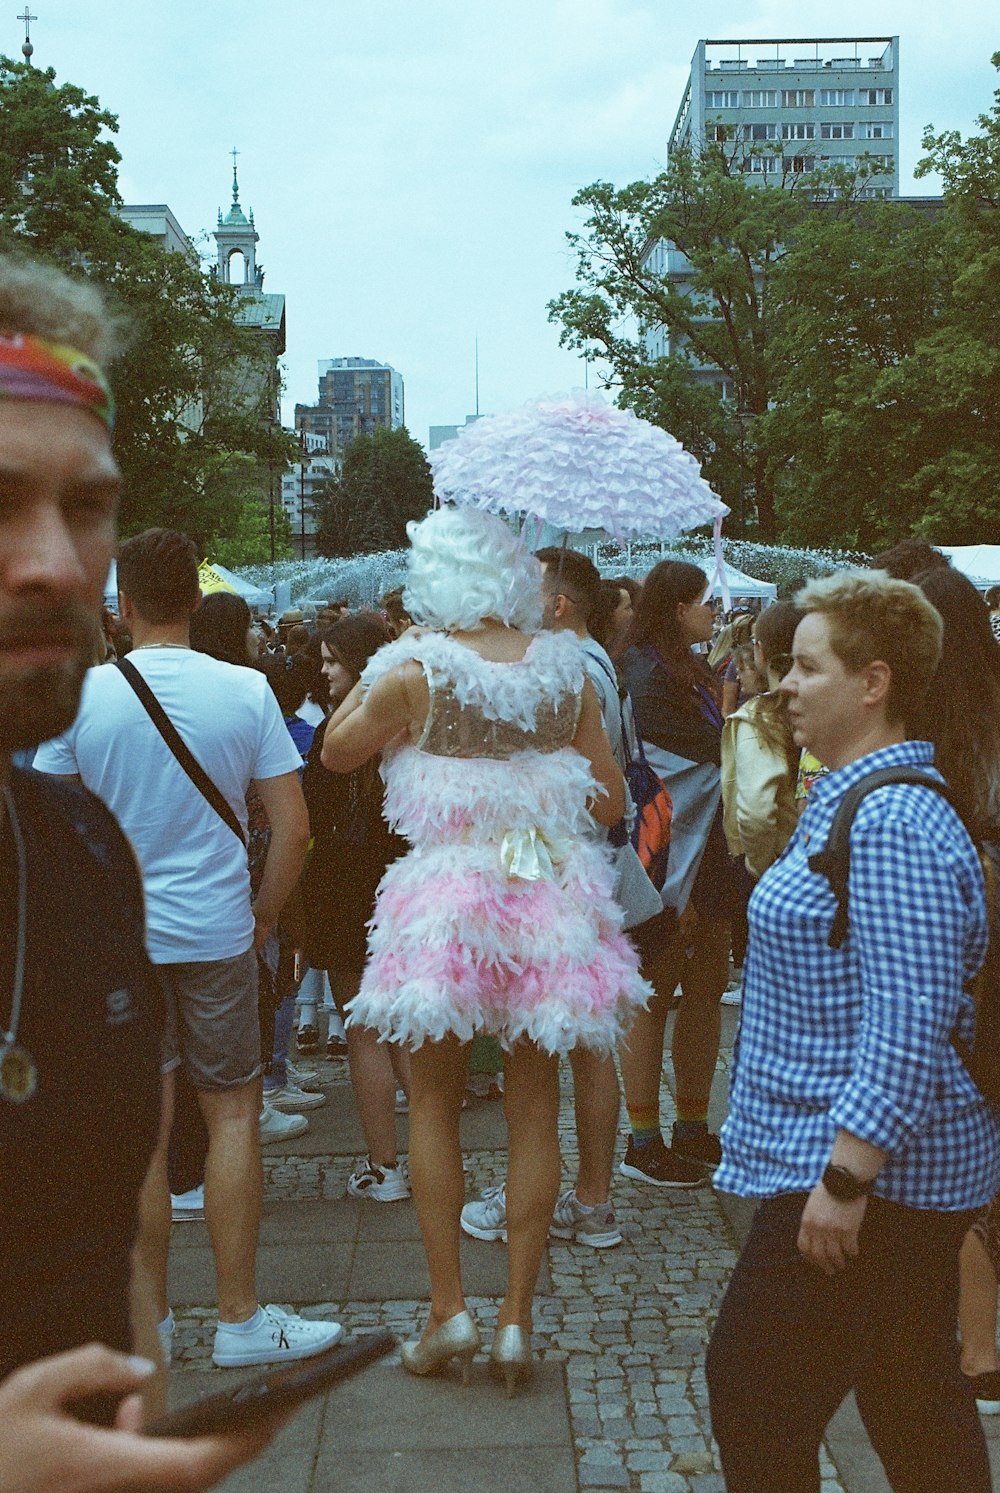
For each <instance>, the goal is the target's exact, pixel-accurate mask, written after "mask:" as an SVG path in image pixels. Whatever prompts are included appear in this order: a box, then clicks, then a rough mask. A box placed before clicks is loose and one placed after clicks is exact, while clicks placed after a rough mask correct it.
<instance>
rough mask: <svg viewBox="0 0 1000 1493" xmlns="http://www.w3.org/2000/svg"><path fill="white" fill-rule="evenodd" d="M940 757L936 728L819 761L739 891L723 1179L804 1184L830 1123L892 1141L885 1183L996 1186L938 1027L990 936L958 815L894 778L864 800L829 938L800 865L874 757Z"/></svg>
mask: <svg viewBox="0 0 1000 1493" xmlns="http://www.w3.org/2000/svg"><path fill="white" fill-rule="evenodd" d="M933 760H934V749H933V747H932V746H931V744H930V743H929V742H926V741H907V742H903V743H901V744H900V745H897V746H890V747H884V748H882V749H881V750H880V751H877V752H871V753H869V754H868V755H867V756H865V757H862V758H859V759H858V760H857V761H856V762H850V763H848V764H847V766H845V767H841V768H839V769H838V770H837V771H836V772H832V773H830V775H829V776H828V777H825V778H820V779H819V780H818V781H817V782H816V783H815V785H814V786H813V789H812V792H811V794H810V797H809V803H808V807H807V808H806V811H805V813H804V814H803V816H802V819H801V820H800V821H799V826H798V828H797V830H796V832H795V835H794V836H793V838H792V840H791V842H790V843H789V845H788V847H787V848H786V850H785V851H784V853H783V854H782V856H781V857H780V858H779V859H778V860H777V861H776V862H775V864H774V865H773V866H772V867H771V868H770V870H768V871H767V872H766V873H765V875H764V876H763V877H762V878H761V880H760V882H759V883H758V885H757V888H756V890H755V891H754V893H753V896H752V897H751V899H750V909H749V920H750V941H749V946H748V949H747V955H746V963H745V967H744V978H743V1011H742V1016H741V1021H740V1033H739V1042H738V1050H737V1054H736V1058H735V1063H734V1073H733V1077H732V1086H731V1093H730V1107H729V1118H728V1119H727V1120H726V1123H725V1125H724V1126H723V1129H722V1144H723V1159H722V1164H721V1166H720V1167H719V1169H718V1171H717V1172H716V1174H715V1185H716V1187H717V1188H719V1190H720V1191H722V1192H732V1193H737V1194H739V1195H742V1196H745V1197H771V1196H774V1195H776V1194H779V1193H789V1192H809V1191H811V1190H812V1188H813V1187H814V1186H815V1185H816V1183H817V1182H818V1181H819V1179H820V1177H821V1175H822V1173H823V1169H824V1167H825V1166H826V1164H827V1162H828V1161H829V1159H830V1152H831V1150H832V1147H833V1142H834V1139H835V1137H836V1134H837V1131H838V1130H847V1131H850V1132H851V1134H852V1135H857V1136H860V1137H861V1138H862V1139H863V1140H866V1141H870V1142H871V1144H872V1145H875V1146H878V1147H880V1148H881V1149H882V1150H884V1151H885V1152H887V1153H888V1155H887V1160H886V1163H885V1165H884V1166H883V1168H882V1171H881V1172H880V1173H879V1177H878V1181H877V1183H876V1185H875V1194H876V1195H877V1196H878V1197H883V1198H887V1199H889V1200H890V1201H892V1202H896V1203H903V1204H905V1205H906V1206H908V1207H911V1208H924V1209H935V1210H938V1211H941V1212H951V1211H954V1210H956V1209H962V1208H974V1207H979V1206H981V1205H984V1204H985V1203H987V1202H989V1200H990V1199H991V1198H992V1197H993V1195H994V1194H995V1193H996V1192H997V1190H998V1188H1000V1124H998V1121H997V1118H996V1116H995V1115H994V1113H993V1111H992V1110H991V1109H990V1108H989V1106H988V1105H987V1104H986V1103H985V1101H984V1100H983V1099H982V1098H981V1097H980V1095H979V1093H978V1091H977V1089H976V1087H975V1085H974V1084H973V1082H972V1080H971V1079H970V1078H969V1076H968V1074H967V1072H966V1071H965V1068H964V1067H963V1065H962V1062H961V1060H960V1058H959V1057H958V1054H957V1053H956V1052H955V1051H954V1049H953V1048H952V1046H951V1044H950V1042H949V1036H950V1034H951V1032H952V1031H953V1030H954V1029H955V1028H956V1024H957V1029H958V1032H959V1035H960V1036H962V1037H964V1038H968V1037H969V1036H970V1034H971V1031H972V1027H973V1023H974V1014H973V1007H972V1001H971V998H970V997H969V995H968V994H967V993H966V991H965V989H964V985H965V982H966V981H967V980H968V979H970V978H971V976H972V975H974V974H975V972H976V971H977V970H978V969H979V967H980V965H981V964H982V961H983V956H984V954H985V950H986V944H987V920H986V903H985V894H984V888H983V878H982V872H981V870H980V867H979V860H978V857H977V855H976V851H975V849H974V847H973V845H972V842H971V840H970V839H969V837H968V835H967V834H966V832H965V830H964V828H963V827H962V824H961V822H960V821H959V819H958V817H957V815H956V814H955V812H954V810H953V809H952V808H951V806H950V805H949V804H948V803H947V802H946V800H945V799H943V798H941V797H940V796H939V795H938V794H935V793H932V792H931V791H929V790H928V789H926V788H919V787H912V786H903V785H901V784H892V785H890V786H888V787H885V788H881V789H879V790H878V791H877V792H875V793H872V794H870V795H869V796H868V797H867V798H865V799H864V800H863V801H862V803H861V805H860V806H859V808H858V811H857V815H856V817H855V820H854V824H853V826H852V829H851V860H850V883H849V899H850V929H849V932H848V936H847V938H846V939H845V941H844V943H843V945H842V946H841V947H840V948H839V949H831V948H829V947H828V945H827V936H828V934H829V931H830V926H831V924H832V922H833V917H834V912H835V909H836V901H835V898H834V895H833V892H832V891H831V889H830V884H829V882H828V881H827V879H826V877H825V876H823V875H821V874H820V873H818V872H814V871H810V869H809V866H808V857H809V856H810V855H811V854H815V853H816V852H817V851H819V850H822V849H823V848H824V847H825V845H826V841H827V837H828V835H829V832H830V826H831V824H832V823H833V816H834V812H835V810H836V808H837V805H838V804H839V803H840V800H841V798H842V797H843V795H844V793H845V792H846V791H847V789H848V788H849V787H850V786H851V785H852V784H853V783H856V782H857V781H858V779H859V778H862V777H864V776H865V774H866V773H869V772H873V771H875V769H876V768H879V767H898V766H914V767H920V768H922V769H925V770H927V769H930V771H932V772H934V771H935V770H934V768H933ZM935 775H937V774H936V773H935Z"/></svg>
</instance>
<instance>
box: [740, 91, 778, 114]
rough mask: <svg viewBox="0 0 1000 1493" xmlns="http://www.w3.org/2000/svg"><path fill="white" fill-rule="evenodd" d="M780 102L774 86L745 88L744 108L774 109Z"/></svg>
mask: <svg viewBox="0 0 1000 1493" xmlns="http://www.w3.org/2000/svg"><path fill="white" fill-rule="evenodd" d="M777 102H778V94H777V91H776V90H775V89H774V88H744V90H743V107H744V109H773V108H774V107H775V105H776V104H777Z"/></svg>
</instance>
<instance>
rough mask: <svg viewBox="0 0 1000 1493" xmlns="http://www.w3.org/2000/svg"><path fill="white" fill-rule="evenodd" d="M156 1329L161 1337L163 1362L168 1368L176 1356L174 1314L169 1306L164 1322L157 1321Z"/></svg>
mask: <svg viewBox="0 0 1000 1493" xmlns="http://www.w3.org/2000/svg"><path fill="white" fill-rule="evenodd" d="M156 1331H157V1334H158V1335H159V1339H160V1352H161V1353H162V1354H163V1362H164V1363H165V1364H166V1366H167V1368H168V1369H169V1367H170V1362H171V1359H172V1358H173V1356H174V1314H173V1312H172V1311H171V1310H170V1308H169V1306H168V1307H167V1315H166V1316H165V1317H164V1319H163V1321H162V1322H157V1324H156Z"/></svg>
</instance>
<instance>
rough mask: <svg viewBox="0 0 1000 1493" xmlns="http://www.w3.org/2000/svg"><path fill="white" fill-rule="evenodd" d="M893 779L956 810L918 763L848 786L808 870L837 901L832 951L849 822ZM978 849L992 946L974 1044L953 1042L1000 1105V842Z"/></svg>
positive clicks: (840, 937) (837, 940)
mask: <svg viewBox="0 0 1000 1493" xmlns="http://www.w3.org/2000/svg"><path fill="white" fill-rule="evenodd" d="M890 783H909V784H913V785H915V786H916V787H920V788H930V789H931V790H932V791H933V792H934V793H937V794H940V796H941V797H942V798H945V799H947V800H948V802H949V803H950V804H951V806H952V808H955V802H954V798H953V796H952V794H951V791H950V790H949V788H948V786H947V785H946V784H945V783H942V782H939V781H938V780H937V779H936V778H932V777H929V776H928V775H927V774H926V773H923V772H921V771H920V769H919V768H916V767H880V768H878V769H876V771H875V772H870V773H868V775H867V776H866V777H863V778H861V779H859V781H858V782H857V783H855V784H854V785H853V787H851V788H848V790H847V792H846V793H845V794H844V797H843V798H842V799H841V801H840V803H839V805H838V806H837V811H836V813H835V814H834V816H833V823H832V825H831V826H830V834H829V838H828V839H827V842H826V848H825V849H824V850H820V851H817V852H816V854H815V855H811V856H810V857H809V869H810V871H817V872H819V874H820V875H821V876H825V877H826V879H827V881H828V882H829V883H830V889H831V891H832V892H833V895H834V896H835V897H836V899H837V911H836V913H835V914H834V919H833V923H832V924H831V926H830V933H829V936H828V938H827V943H828V945H829V947H830V948H831V949H839V948H840V946H841V944H842V943H843V942H844V939H845V938H846V937H847V930H848V926H849V922H850V908H849V906H848V890H847V882H848V876H849V873H850V867H851V825H852V824H853V822H854V816H855V814H856V813H857V810H858V805H859V804H860V803H861V800H862V799H863V798H867V797H868V794H869V793H874V792H875V791H876V790H877V789H879V788H884V787H886V786H887V785H888V784H890ZM956 812H957V810H956ZM976 849H977V850H978V852H979V861H980V864H981V866H982V869H983V878H984V880H985V882H986V908H987V916H988V919H989V947H988V949H987V951H986V959H985V961H984V963H983V967H982V969H981V970H980V971H979V973H978V975H976V977H975V979H973V980H972V981H970V983H969V986H968V989H969V993H970V995H971V996H972V999H973V1002H974V1004H975V1008H976V1030H975V1040H974V1043H973V1045H972V1046H971V1047H969V1046H968V1045H967V1044H966V1043H964V1042H960V1041H959V1039H958V1037H957V1036H956V1035H955V1034H954V1033H953V1034H952V1037H951V1044H952V1046H953V1047H954V1049H955V1051H956V1052H957V1053H958V1055H959V1057H960V1058H961V1059H962V1062H963V1063H964V1064H965V1066H966V1068H967V1069H968V1071H969V1074H970V1076H971V1077H972V1079H973V1081H974V1082H975V1084H976V1087H977V1088H978V1089H979V1091H980V1093H981V1094H982V1095H983V1097H984V1098H985V1099H988V1100H989V1102H990V1103H991V1104H993V1105H996V1106H998V1107H1000V896H998V889H1000V844H997V843H996V842H995V841H993V840H983V841H981V842H979V844H977V846H976Z"/></svg>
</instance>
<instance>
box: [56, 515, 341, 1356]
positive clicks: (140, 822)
mask: <svg viewBox="0 0 1000 1493" xmlns="http://www.w3.org/2000/svg"><path fill="white" fill-rule="evenodd" d="M118 585H119V606H120V610H121V616H122V620H123V621H124V622H125V624H126V625H127V626H128V628H129V631H130V632H131V634H132V638H133V641H134V647H133V650H132V653H131V654H130V655H129V662H130V663H131V664H132V665H133V666H134V668H135V669H136V670H137V671H138V672H139V674H140V675H141V676H142V679H143V680H145V682H146V684H147V685H148V686H149V688H150V689H151V691H152V693H153V695H154V696H155V697H156V699H157V700H158V701H159V703H160V705H161V706H162V708H163V710H164V711H165V712H166V715H167V717H168V718H169V721H170V722H171V724H172V725H173V726H174V728H175V729H176V731H177V732H178V734H179V735H180V737H181V740H182V741H183V743H184V745H185V746H186V747H187V748H188V750H189V752H190V753H191V755H192V756H193V758H194V759H195V761H196V762H197V763H198V765H199V766H200V767H201V768H202V769H203V770H204V772H205V773H206V774H207V776H208V778H209V779H211V781H212V783H214V785H215V787H216V789H217V790H218V791H219V793H221V795H222V798H223V799H224V800H225V802H226V804H228V806H229V809H230V811H231V816H232V818H234V819H235V821H237V823H238V825H239V828H240V830H241V831H242V833H241V834H239V835H238V834H237V833H236V826H235V825H234V824H231V823H227V822H226V820H225V819H224V818H223V817H222V814H221V813H220V812H219V811H218V810H217V809H216V808H215V807H213V805H212V804H211V803H210V802H209V800H208V798H206V797H205V795H204V793H203V792H202V791H201V789H200V788H199V787H198V786H197V785H196V783H195V782H194V781H193V780H192V778H191V777H190V776H189V775H188V772H187V771H185V769H184V767H183V766H182V765H181V763H180V761H179V760H178V759H177V757H176V756H175V755H174V753H173V752H172V750H171V748H170V747H169V746H168V744H167V742H166V741H165V740H164V738H163V736H162V735H161V734H160V731H159V730H158V729H157V726H156V725H155V724H154V721H153V719H152V718H151V716H150V714H149V713H148V711H147V709H146V707H145V706H144V704H143V703H142V701H141V699H140V698H139V695H138V694H137V693H136V691H135V690H134V689H133V687H132V685H131V684H130V683H129V681H128V679H127V678H126V677H125V676H124V675H123V674H122V672H121V671H120V670H119V669H117V668H115V667H113V666H104V667H101V668H93V669H90V670H89V671H88V673H87V676H86V679H85V681H84V686H83V696H82V700H81V704H80V710H79V713H78V715H77V718H76V720H75V722H74V723H73V725H72V726H71V727H70V729H69V730H68V731H67V732H66V733H65V734H64V735H63V736H61V737H59V738H57V739H56V740H55V741H51V742H48V743H46V744H45V745H44V746H43V747H41V748H40V750H39V753H38V756H37V758H36V760H35V766H36V767H37V768H38V769H40V770H41V771H43V772H49V773H53V774H58V775H62V776H66V777H76V778H79V779H81V780H82V781H83V783H84V784H85V785H86V786H87V787H88V788H90V789H91V791H92V792H94V793H96V794H97V796H98V797H99V798H101V799H103V801H104V802H105V803H106V804H107V806H108V807H109V808H110V810H111V811H112V813H113V814H114V815H115V816H116V818H117V819H118V821H119V823H120V824H121V826H122V828H123V829H124V830H125V833H126V834H127V835H128V837H129V839H130V840H131V842H132V845H133V846H134V848H135V852H136V855H137V857H138V860H139V864H140V867H141V869H142V873H143V883H144V888H145V894H146V925H147V926H146V934H147V946H148V950H149V955H150V958H151V959H152V961H153V964H154V967H155V969H156V972H157V975H158V977H159V983H160V986H161V990H162V993H163V998H164V1004H165V1011H166V1022H165V1027H166V1037H165V1050H164V1054H163V1060H164V1075H165V1078H164V1094H165V1111H166V1121H165V1124H164V1127H163V1132H164V1133H163V1134H161V1137H160V1143H159V1146H158V1149H157V1155H156V1157H155V1158H154V1161H153V1164H152V1166H151V1169H150V1174H149V1178H148V1180H147V1184H146V1188H145V1192H144V1195H143V1206H142V1218H141V1228H140V1241H139V1247H140V1254H141V1256H142V1258H143V1261H144V1263H145V1264H146V1266H147V1269H148V1270H149V1273H150V1276H151V1278H152V1282H153V1289H154V1292H155V1293H156V1296H157V1306H158V1309H159V1311H160V1313H161V1316H162V1321H161V1325H160V1331H161V1338H162V1339H163V1341H164V1346H165V1348H166V1349H167V1352H168V1354H169V1344H170V1334H171V1332H172V1330H173V1317H172V1313H171V1312H170V1310H169V1308H168V1306H167V1296H166V1277H167V1255H168V1250H169V1241H170V1222H171V1210H170V1194H169V1187H168V1181H167V1146H168V1141H169V1131H170V1118H171V1116H172V1101H173V1074H174V1072H175V1071H176V1069H177V1068H178V1067H180V1065H181V1064H182V1063H183V1064H184V1066H185V1068H186V1071H187V1074H188V1076H189V1078H190V1080H191V1082H192V1084H193V1086H194V1088H195V1090H196V1092H197V1095H198V1100H199V1104H200V1107H201V1111H202V1114H203V1116H204V1118H205V1123H206V1127H207V1130H208V1157H207V1160H206V1166H205V1219H206V1223H207V1225H208V1231H209V1237H210V1239H211V1243H212V1250H213V1253H214V1256H215V1266H216V1276H217V1281H218V1298H219V1326H218V1329H217V1331H216V1336H215V1346H214V1351H213V1360H214V1362H215V1363H216V1364H218V1365H220V1366H222V1367H239V1366H243V1365H246V1364H258V1363H272V1362H281V1361H284V1360H288V1359H296V1358H305V1357H309V1356H311V1355H312V1354H314V1353H318V1352H321V1351H322V1350H323V1349H325V1348H327V1347H330V1346H332V1344H333V1343H335V1342H336V1341H337V1339H338V1338H339V1337H340V1335H341V1329H340V1327H339V1325H338V1324H337V1323H331V1322H306V1321H304V1320H303V1319H302V1318H300V1317H295V1316H289V1315H287V1314H285V1313H283V1312H279V1311H276V1310H275V1309H273V1308H270V1307H261V1306H259V1304H258V1300H257V1286H256V1274H255V1260H256V1251H257V1236H258V1232H259V1227H260V1213H261V1194H262V1176H261V1160H260V1137H259V1132H258V1116H259V1113H260V1105H261V1084H260V1075H261V1053H260V1028H259V1022H258V1015H257V960H256V950H259V949H260V948H262V946H263V944H264V941H265V940H266V938H267V936H268V934H269V933H270V932H271V930H272V929H273V927H274V925H275V923H276V922H277V919H278V914H279V913H280V911H281V908H282V906H283V904H284V902H285V900H286V898H287V897H288V895H289V893H290V892H291V891H292V889H293V887H294V886H295V883H296V881H297V880H298V876H299V873H300V871H301V869H302V865H303V862H304V859H305V853H306V847H307V844H308V838H309V823H308V816H307V814H306V808H305V802H304V799H303V797H302V789H301V787H300V784H299V776H298V769H299V767H300V766H301V759H300V757H299V754H298V752H297V750H296V748H295V746H294V744H293V743H292V740H291V738H290V736H289V735H288V732H287V730H286V729H285V724H284V721H283V720H282V717H281V712H280V710H279V709H278V705H277V701H276V700H275V698H274V695H273V693H272V691H271V689H270V687H269V685H268V683H267V680H266V678H265V677H264V675H263V674H260V673H258V672H257V671H256V670H255V669H253V668H249V667H247V668H241V667H237V666H235V665H232V664H225V663H220V662H218V661H217V660H216V659H213V658H210V657H208V656H207V655H206V654H202V653H195V652H193V651H192V649H191V647H190V643H189V625H190V619H191V613H192V612H193V611H194V610H195V608H196V607H197V605H198V603H199V601H200V600H201V593H200V591H199V589H198V555H197V551H196V550H195V547H194V545H193V544H192V543H191V541H190V539H188V538H187V536H186V535H183V534H178V533H175V532H174V531H172V530H169V529H148V530H147V531H146V532H145V533H144V534H139V535H137V536H136V537H135V538H133V539H129V540H127V541H126V543H125V544H124V545H123V546H122V548H121V552H120V555H119V559H118ZM251 783H252V784H253V785H254V787H255V788H256V790H257V792H258V794H259V796H260V798H261V801H262V802H263V805H264V808H265V810H266V811H267V815H268V819H269V821H270V825H271V842H270V847H269V849H268V855H267V863H266V866H265V869H264V874H263V879H262V881H261V885H260V889H259V891H258V894H257V898H256V901H255V902H254V903H253V905H252V906H251V902H250V876H249V870H248V865H247V851H246V843H245V838H244V837H245V835H246V830H247V810H246V794H247V790H248V788H249V787H250V785H251Z"/></svg>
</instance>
